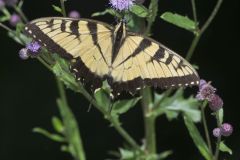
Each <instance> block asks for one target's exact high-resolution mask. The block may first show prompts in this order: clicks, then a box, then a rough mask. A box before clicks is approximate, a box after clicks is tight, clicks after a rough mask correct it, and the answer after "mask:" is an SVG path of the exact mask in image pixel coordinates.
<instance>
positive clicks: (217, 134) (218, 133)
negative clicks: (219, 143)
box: [213, 128, 221, 138]
mask: <svg viewBox="0 0 240 160" xmlns="http://www.w3.org/2000/svg"><path fill="white" fill-rule="evenodd" d="M213 136H214V137H217V138H218V137H220V136H221V129H220V128H214V129H213Z"/></svg>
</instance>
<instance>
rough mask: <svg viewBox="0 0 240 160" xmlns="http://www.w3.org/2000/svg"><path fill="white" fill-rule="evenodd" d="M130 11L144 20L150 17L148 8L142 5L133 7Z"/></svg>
mask: <svg viewBox="0 0 240 160" xmlns="http://www.w3.org/2000/svg"><path fill="white" fill-rule="evenodd" d="M130 11H131V12H132V13H134V14H135V15H137V16H138V17H142V18H145V17H147V16H148V15H149V14H148V9H147V8H146V7H144V6H143V5H141V4H138V5H136V4H135V5H133V6H132V7H131V8H130Z"/></svg>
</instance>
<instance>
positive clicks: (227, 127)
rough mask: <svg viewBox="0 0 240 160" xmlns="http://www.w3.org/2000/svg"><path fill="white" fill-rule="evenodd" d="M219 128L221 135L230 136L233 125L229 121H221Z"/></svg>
mask: <svg viewBox="0 0 240 160" xmlns="http://www.w3.org/2000/svg"><path fill="white" fill-rule="evenodd" d="M220 129H221V135H223V136H225V137H228V136H230V135H231V134H232V132H233V127H232V125H231V124H229V123H223V124H222V125H221V128H220Z"/></svg>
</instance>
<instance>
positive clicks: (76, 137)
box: [57, 99, 85, 160]
mask: <svg viewBox="0 0 240 160" xmlns="http://www.w3.org/2000/svg"><path fill="white" fill-rule="evenodd" d="M57 104H58V107H59V110H60V114H61V117H62V119H63V124H64V129H65V130H64V133H65V136H66V140H67V141H68V143H69V149H70V151H71V153H72V155H73V156H74V157H75V158H76V159H81V160H85V153H84V149H83V145H82V140H81V138H80V131H79V128H78V124H77V121H76V119H75V117H74V115H73V113H72V111H71V110H70V107H69V106H68V105H67V104H66V103H64V101H62V100H61V99H57Z"/></svg>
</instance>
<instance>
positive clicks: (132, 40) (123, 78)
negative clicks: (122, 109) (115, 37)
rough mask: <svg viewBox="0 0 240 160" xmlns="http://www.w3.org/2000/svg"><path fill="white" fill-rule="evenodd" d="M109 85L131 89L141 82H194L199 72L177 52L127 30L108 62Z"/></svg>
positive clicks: (169, 84) (174, 84) (176, 84)
mask: <svg viewBox="0 0 240 160" xmlns="http://www.w3.org/2000/svg"><path fill="white" fill-rule="evenodd" d="M112 67H113V71H112V73H111V75H112V79H113V88H114V89H115V90H117V91H119V92H121V90H128V91H130V92H135V89H136V88H137V89H140V88H141V87H143V86H145V85H149V86H154V87H160V88H170V87H173V88H176V87H181V86H191V85H197V84H198V83H199V76H198V74H197V72H196V71H195V69H194V68H193V67H192V66H191V65H190V64H189V63H188V62H187V61H186V60H185V59H184V58H182V57H181V56H179V55H178V54H176V53H175V52H173V51H171V50H170V49H168V48H167V47H165V46H164V45H162V44H160V43H158V42H156V41H155V40H153V39H151V38H147V37H142V36H138V35H135V34H131V33H129V35H128V36H127V37H126V39H125V41H124V44H123V45H122V46H121V48H120V50H119V53H118V55H117V57H116V59H115V61H114V62H113V64H112Z"/></svg>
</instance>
